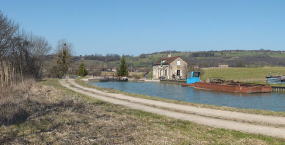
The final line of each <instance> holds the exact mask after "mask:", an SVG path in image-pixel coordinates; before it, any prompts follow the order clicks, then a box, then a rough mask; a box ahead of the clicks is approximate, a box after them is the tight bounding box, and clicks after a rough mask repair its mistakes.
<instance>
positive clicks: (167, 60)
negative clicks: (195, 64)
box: [153, 56, 182, 65]
mask: <svg viewBox="0 0 285 145" xmlns="http://www.w3.org/2000/svg"><path fill="white" fill-rule="evenodd" d="M179 57H180V56H174V57H164V58H161V59H159V60H158V61H156V62H155V63H154V64H153V65H160V64H161V60H162V61H164V62H163V63H162V65H169V64H170V63H171V62H173V61H174V60H175V59H177V58H179ZM180 58H181V57H180ZM181 59H182V58H181Z"/></svg>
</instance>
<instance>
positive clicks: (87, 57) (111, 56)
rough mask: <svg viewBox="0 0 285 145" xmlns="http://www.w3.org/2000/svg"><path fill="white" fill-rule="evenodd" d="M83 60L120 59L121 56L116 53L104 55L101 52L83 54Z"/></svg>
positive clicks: (106, 60)
mask: <svg viewBox="0 0 285 145" xmlns="http://www.w3.org/2000/svg"><path fill="white" fill-rule="evenodd" d="M83 58H84V59H85V60H98V61H105V62H109V61H117V60H120V59H121V57H120V55H118V54H106V56H103V55H101V54H91V55H85V56H84V57H83Z"/></svg>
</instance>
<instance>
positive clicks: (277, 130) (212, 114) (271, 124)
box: [60, 79, 285, 138]
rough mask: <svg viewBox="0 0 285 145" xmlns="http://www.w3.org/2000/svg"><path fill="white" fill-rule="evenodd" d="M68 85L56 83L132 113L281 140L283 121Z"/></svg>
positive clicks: (284, 133)
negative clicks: (144, 112) (125, 107)
mask: <svg viewBox="0 0 285 145" xmlns="http://www.w3.org/2000/svg"><path fill="white" fill-rule="evenodd" d="M68 82H69V83H70V84H72V85H74V86H75V87H77V88H74V87H70V84H69V83H67V82H66V81H65V80H61V81H60V83H61V84H62V85H63V86H65V87H66V88H68V89H71V90H73V91H76V92H78V93H82V94H85V95H88V96H90V97H94V98H97V99H100V100H103V101H106V102H110V103H113V104H119V105H123V106H127V107H129V108H132V109H138V110H143V111H146V112H151V113H156V114H160V115H165V116H169V117H173V118H177V119H181V120H188V121H191V122H195V123H198V124H203V125H208V126H212V127H216V128H225V129H233V130H238V131H242V132H248V133H255V134H264V135H268V136H274V137H280V138H285V117H274V116H264V115H253V114H246V113H239V112H231V111H222V110H214V109H208V108H198V107H193V106H187V105H180V104H174V103H166V102H161V101H154V100H148V99H142V98H135V97H131V96H127V95H123V94H112V93H106V92H102V91H99V90H96V89H93V88H87V87H83V86H80V85H78V84H77V83H75V82H74V80H72V79H69V80H68ZM277 126H278V127H277Z"/></svg>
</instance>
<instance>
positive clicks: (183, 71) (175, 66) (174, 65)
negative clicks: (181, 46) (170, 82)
mask: <svg viewBox="0 0 285 145" xmlns="http://www.w3.org/2000/svg"><path fill="white" fill-rule="evenodd" d="M178 61H180V65H178V64H177V62H178ZM170 66H171V67H170V74H171V76H172V75H173V74H175V75H176V78H177V77H179V76H177V70H180V77H181V78H182V79H186V78H185V76H186V75H185V76H184V74H187V63H186V62H185V61H184V60H182V59H181V58H177V59H175V60H174V61H173V62H171V63H170Z"/></svg>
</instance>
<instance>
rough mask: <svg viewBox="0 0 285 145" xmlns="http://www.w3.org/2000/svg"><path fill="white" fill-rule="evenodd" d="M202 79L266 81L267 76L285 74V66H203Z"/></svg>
mask: <svg viewBox="0 0 285 145" xmlns="http://www.w3.org/2000/svg"><path fill="white" fill-rule="evenodd" d="M202 72H203V74H202V76H201V80H206V79H210V78H216V77H218V78H222V79H225V80H237V81H242V82H265V81H266V78H265V77H266V76H268V75H269V74H270V72H272V74H273V75H277V74H278V72H279V74H280V75H282V74H283V75H285V67H262V68H203V69H202Z"/></svg>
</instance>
